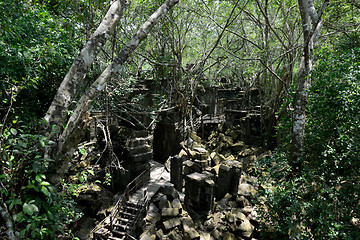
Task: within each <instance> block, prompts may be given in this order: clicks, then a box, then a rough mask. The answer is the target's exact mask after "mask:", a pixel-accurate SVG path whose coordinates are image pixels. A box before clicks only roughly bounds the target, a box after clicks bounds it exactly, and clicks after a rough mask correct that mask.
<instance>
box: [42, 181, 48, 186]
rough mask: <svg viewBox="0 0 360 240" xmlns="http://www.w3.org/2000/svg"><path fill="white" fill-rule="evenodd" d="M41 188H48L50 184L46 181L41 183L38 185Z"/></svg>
mask: <svg viewBox="0 0 360 240" xmlns="http://www.w3.org/2000/svg"><path fill="white" fill-rule="evenodd" d="M40 185H41V186H49V185H50V183H49V182H46V181H43V182H41V183H40Z"/></svg>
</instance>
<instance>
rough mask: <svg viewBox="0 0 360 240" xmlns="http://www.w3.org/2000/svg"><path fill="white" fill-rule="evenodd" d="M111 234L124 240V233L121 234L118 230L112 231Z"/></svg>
mask: <svg viewBox="0 0 360 240" xmlns="http://www.w3.org/2000/svg"><path fill="white" fill-rule="evenodd" d="M112 233H113V234H116V235H117V236H120V239H125V238H126V232H121V231H119V230H116V229H113V230H112Z"/></svg>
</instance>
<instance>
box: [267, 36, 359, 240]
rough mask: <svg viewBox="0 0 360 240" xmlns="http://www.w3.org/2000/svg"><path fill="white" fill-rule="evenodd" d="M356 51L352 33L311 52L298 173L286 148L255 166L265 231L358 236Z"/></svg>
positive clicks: (290, 235) (308, 236) (315, 236)
mask: <svg viewBox="0 0 360 240" xmlns="http://www.w3.org/2000/svg"><path fill="white" fill-rule="evenodd" d="M359 53H360V45H359V35H358V34H351V35H349V36H348V37H344V38H342V39H341V40H340V41H339V43H338V44H337V45H336V46H335V47H333V48H323V49H322V50H321V51H320V52H319V53H318V54H317V56H316V57H317V61H318V62H317V66H316V68H315V69H314V71H313V72H312V79H313V83H312V84H313V85H312V88H311V90H310V100H309V108H308V121H307V129H306V138H305V144H306V150H305V155H304V157H303V170H302V172H301V173H299V174H296V175H293V174H292V170H291V167H290V166H289V165H288V161H287V159H288V155H287V152H288V151H286V148H282V149H280V148H279V149H278V150H277V152H276V154H274V155H273V156H272V158H270V159H263V160H262V162H261V164H260V168H261V171H263V172H262V173H261V174H262V177H261V180H262V184H263V188H262V189H263V190H262V191H261V192H262V194H264V195H265V196H266V201H265V202H263V204H264V205H263V206H265V207H264V208H263V209H261V211H262V218H263V220H264V222H263V223H264V227H265V228H264V229H266V226H267V227H270V226H271V225H272V227H273V228H274V229H271V230H270V231H275V233H277V234H279V237H282V238H283V239H285V238H286V239H347V240H352V239H356V238H357V237H358V234H359V217H360V216H359V212H360V209H359V204H358V201H359V194H358V193H359V191H360V188H359V183H360V182H359V181H360V179H359V171H360V163H359V161H358V159H359V150H360V149H359V146H360V131H359V130H360V129H359V127H360V125H359V112H360V105H359V103H360V85H359V83H360V57H359V56H360V55H359ZM288 120H289V118H285V117H284V118H283V120H282V124H283V125H282V126H288V124H287V123H286V121H288ZM285 137H286V136H285ZM260 195H261V194H260Z"/></svg>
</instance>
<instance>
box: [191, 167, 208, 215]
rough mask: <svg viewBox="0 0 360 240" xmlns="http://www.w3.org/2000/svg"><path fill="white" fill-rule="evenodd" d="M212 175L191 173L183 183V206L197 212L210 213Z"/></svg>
mask: <svg viewBox="0 0 360 240" xmlns="http://www.w3.org/2000/svg"><path fill="white" fill-rule="evenodd" d="M211 178H212V174H203V173H197V172H196V173H192V174H190V175H188V176H187V178H186V183H185V204H186V205H187V206H188V207H189V208H191V209H192V210H194V211H196V212H198V211H200V212H202V211H206V212H208V211H210V210H212V207H213V202H214V181H213V180H211Z"/></svg>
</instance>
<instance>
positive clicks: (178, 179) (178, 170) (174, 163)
mask: <svg viewBox="0 0 360 240" xmlns="http://www.w3.org/2000/svg"><path fill="white" fill-rule="evenodd" d="M182 165H183V159H182V158H181V157H180V156H174V157H172V158H171V166H170V179H171V180H170V181H171V182H172V183H173V184H174V187H175V189H177V190H178V191H181V190H182V187H183V185H182V182H183V171H182V168H183V166H182Z"/></svg>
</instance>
